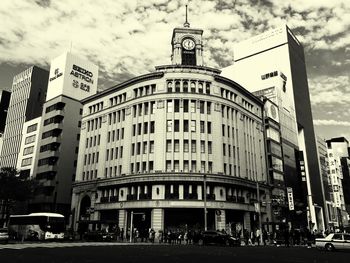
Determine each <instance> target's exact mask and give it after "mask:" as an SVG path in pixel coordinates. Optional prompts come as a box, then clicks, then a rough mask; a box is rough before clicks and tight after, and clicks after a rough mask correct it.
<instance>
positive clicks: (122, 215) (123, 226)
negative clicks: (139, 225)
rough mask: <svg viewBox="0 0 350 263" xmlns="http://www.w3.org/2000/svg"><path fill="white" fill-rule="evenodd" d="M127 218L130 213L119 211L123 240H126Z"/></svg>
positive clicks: (119, 225) (119, 223) (119, 224)
mask: <svg viewBox="0 0 350 263" xmlns="http://www.w3.org/2000/svg"><path fill="white" fill-rule="evenodd" d="M127 216H128V213H127V211H126V210H125V209H120V210H119V218H118V227H119V229H120V231H123V238H126V232H127V225H126V224H127Z"/></svg>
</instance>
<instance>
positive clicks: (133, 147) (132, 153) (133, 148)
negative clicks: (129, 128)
mask: <svg viewBox="0 0 350 263" xmlns="http://www.w3.org/2000/svg"><path fill="white" fill-rule="evenodd" d="M134 155H135V143H132V144H131V156H134Z"/></svg>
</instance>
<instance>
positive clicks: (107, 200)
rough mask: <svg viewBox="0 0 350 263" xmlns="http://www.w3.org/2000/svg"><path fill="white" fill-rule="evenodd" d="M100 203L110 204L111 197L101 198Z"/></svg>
mask: <svg viewBox="0 0 350 263" xmlns="http://www.w3.org/2000/svg"><path fill="white" fill-rule="evenodd" d="M100 202H101V203H108V202H109V197H108V196H103V197H101V199H100Z"/></svg>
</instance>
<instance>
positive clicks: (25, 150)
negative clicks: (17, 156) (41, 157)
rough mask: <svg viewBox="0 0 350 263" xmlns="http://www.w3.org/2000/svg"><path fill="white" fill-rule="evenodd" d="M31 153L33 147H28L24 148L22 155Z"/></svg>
mask: <svg viewBox="0 0 350 263" xmlns="http://www.w3.org/2000/svg"><path fill="white" fill-rule="evenodd" d="M33 151H34V146H30V147H27V148H24V150H23V155H28V154H31V153H33Z"/></svg>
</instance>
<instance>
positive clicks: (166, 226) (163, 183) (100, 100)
mask: <svg viewBox="0 0 350 263" xmlns="http://www.w3.org/2000/svg"><path fill="white" fill-rule="evenodd" d="M202 33H203V31H202V30H200V29H193V28H190V27H189V24H187V23H185V25H184V27H182V28H175V29H174V31H173V35H172V39H171V44H172V56H171V57H172V64H171V65H164V66H157V67H156V70H155V72H152V73H149V74H146V75H141V76H138V77H135V78H133V79H130V80H128V81H126V82H123V83H121V84H118V85H116V86H113V87H111V88H109V89H107V90H105V91H103V92H100V93H98V94H96V95H94V96H91V97H89V98H86V99H84V100H83V101H82V103H83V119H82V129H81V139H80V145H79V155H78V165H77V173H76V181H75V183H74V185H73V198H72V211H73V226H74V229H78V227H79V228H80V230H81V229H84V228H86V227H88V226H90V227H94V226H97V225H98V224H101V223H114V224H115V225H117V226H119V228H120V229H124V230H126V229H128V228H130V227H131V225H132V226H134V227H135V228H137V229H139V230H140V233H141V232H142V231H144V230H145V229H149V228H153V229H154V230H155V231H156V233H158V231H165V230H175V229H182V230H185V229H186V228H187V229H188V230H189V229H203V228H205V227H206V228H208V229H226V230H228V231H229V232H232V231H237V230H243V228H245V229H248V230H251V229H252V230H253V229H255V228H256V227H258V214H257V213H256V211H258V210H256V207H257V205H255V204H256V203H257V201H259V199H260V200H261V201H264V202H263V204H264V205H263V206H261V209H260V211H261V214H262V222H268V220H269V218H270V211H269V210H270V208H269V206H268V205H266V204H267V203H268V202H267V200H268V199H269V186H268V185H267V173H266V160H265V152H264V149H265V148H264V134H263V126H262V111H263V102H262V101H261V100H260V99H258V98H257V97H255V96H253V95H252V94H251V93H250V92H248V91H247V90H246V89H245V88H244V87H242V86H240V85H239V84H237V83H236V82H234V81H232V80H229V79H227V78H225V77H222V76H220V70H217V69H213V68H209V67H206V66H203V58H202V55H203V41H202ZM257 184H259V186H260V187H259V189H260V190H259V192H257ZM258 193H259V194H258ZM204 210H207V213H205V212H204ZM205 215H206V216H205ZM124 233H126V231H124Z"/></svg>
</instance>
